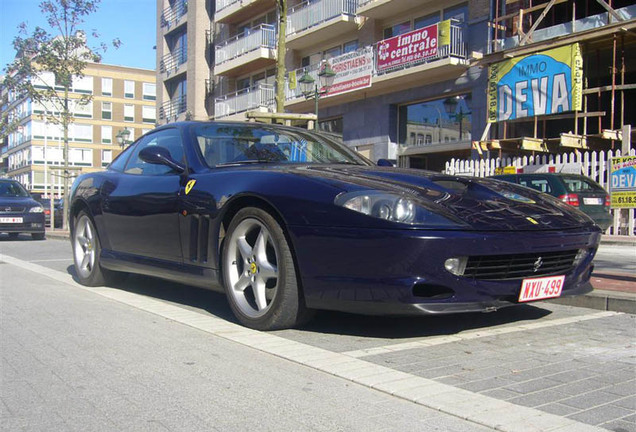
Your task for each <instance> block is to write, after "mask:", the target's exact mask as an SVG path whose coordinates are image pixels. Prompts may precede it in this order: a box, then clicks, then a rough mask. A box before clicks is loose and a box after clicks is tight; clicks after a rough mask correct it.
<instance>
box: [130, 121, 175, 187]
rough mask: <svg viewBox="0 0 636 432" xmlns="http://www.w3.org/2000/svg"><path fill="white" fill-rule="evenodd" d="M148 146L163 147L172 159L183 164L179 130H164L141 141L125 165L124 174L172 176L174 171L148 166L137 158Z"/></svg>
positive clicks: (167, 168) (159, 166) (153, 165)
mask: <svg viewBox="0 0 636 432" xmlns="http://www.w3.org/2000/svg"><path fill="white" fill-rule="evenodd" d="M150 146H161V147H165V148H166V149H168V151H169V152H170V156H171V157H172V159H174V160H175V161H177V162H180V163H182V164H185V154H184V151H183V142H182V141H181V134H180V133H179V130H178V129H166V130H162V131H159V132H155V133H151V134H149V135H146V136H145V137H144V138H142V139H141V141H140V142H139V144H137V146H136V147H135V149H134V151H133V154H132V155H131V156H130V159H129V160H128V163H127V164H126V169H125V170H124V172H125V173H127V174H137V175H151V176H156V175H170V174H174V171H173V170H172V169H171V168H169V167H167V166H165V165H155V164H149V163H146V162H144V161H142V160H141V159H140V158H139V152H141V150H143V149H145V148H146V147H150Z"/></svg>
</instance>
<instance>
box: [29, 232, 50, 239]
mask: <svg viewBox="0 0 636 432" xmlns="http://www.w3.org/2000/svg"><path fill="white" fill-rule="evenodd" d="M45 237H46V235H45V233H31V238H32V239H33V240H44V238H45Z"/></svg>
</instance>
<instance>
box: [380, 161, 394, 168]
mask: <svg viewBox="0 0 636 432" xmlns="http://www.w3.org/2000/svg"><path fill="white" fill-rule="evenodd" d="M378 166H383V167H394V166H395V165H394V164H393V162H391V161H390V160H388V159H378Z"/></svg>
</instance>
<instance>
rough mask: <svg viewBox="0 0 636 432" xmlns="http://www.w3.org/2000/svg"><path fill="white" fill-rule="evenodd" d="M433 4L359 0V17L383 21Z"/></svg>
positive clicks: (427, 1)
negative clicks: (382, 19)
mask: <svg viewBox="0 0 636 432" xmlns="http://www.w3.org/2000/svg"><path fill="white" fill-rule="evenodd" d="M433 3H434V1H433V0H420V1H417V2H414V1H413V0H358V15H361V16H365V17H369V18H375V19H381V18H387V17H392V16H395V15H398V14H402V13H404V12H406V11H408V10H409V9H413V8H415V7H424V6H426V5H427V4H433Z"/></svg>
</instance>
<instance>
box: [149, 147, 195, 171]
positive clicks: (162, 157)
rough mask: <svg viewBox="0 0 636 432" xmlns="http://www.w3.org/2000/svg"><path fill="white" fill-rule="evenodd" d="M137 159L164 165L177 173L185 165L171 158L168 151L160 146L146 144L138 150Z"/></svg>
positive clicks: (183, 169) (182, 169) (183, 168)
mask: <svg viewBox="0 0 636 432" xmlns="http://www.w3.org/2000/svg"><path fill="white" fill-rule="evenodd" d="M139 159H141V160H142V161H144V162H146V163H149V164H153V165H165V166H167V167H169V168H172V169H173V170H175V171H176V172H178V173H179V174H181V173H182V172H184V171H185V167H184V166H183V165H181V164H180V163H179V162H177V161H175V160H174V159H172V156H170V151H169V150H168V149H167V148H165V147H161V146H148V147H146V148H144V149H142V150H141V151H140V152H139Z"/></svg>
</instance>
